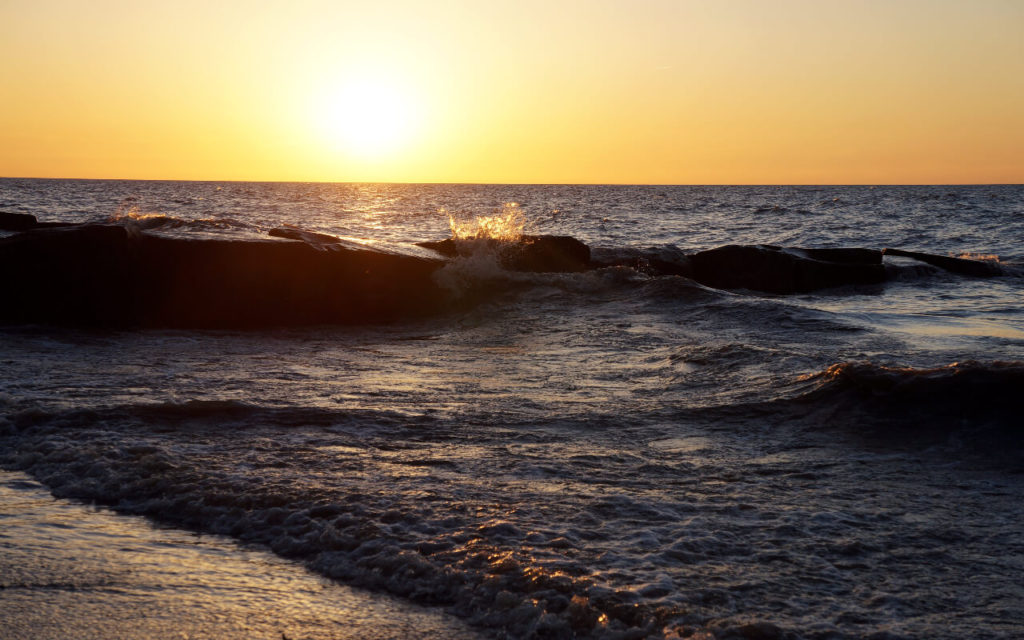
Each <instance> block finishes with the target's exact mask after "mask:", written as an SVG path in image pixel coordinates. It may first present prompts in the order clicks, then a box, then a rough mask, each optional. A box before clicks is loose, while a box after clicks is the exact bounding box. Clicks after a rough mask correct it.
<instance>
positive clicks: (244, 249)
mask: <svg viewBox="0 0 1024 640" xmlns="http://www.w3.org/2000/svg"><path fill="white" fill-rule="evenodd" d="M442 264H443V262H442V261H441V260H430V259H427V258H423V257H418V256H407V255H401V254H399V253H384V252H379V251H374V250H372V249H366V248H360V249H353V248H348V247H346V248H343V249H339V250H337V251H318V250H316V249H315V248H314V247H311V246H310V245H308V244H306V243H304V242H289V241H283V240H266V241H258V240H255V241H237V240H209V239H202V240H192V239H182V238H170V237H164V236H155V235H149V234H145V233H129V231H128V230H127V229H126V228H125V227H123V226H118V225H81V226H75V227H68V228H63V229H45V230H31V231H27V232H24V233H21V234H18V235H16V236H12V237H9V238H3V239H0V270H2V271H3V273H5V274H17V276H16V277H13V276H9V277H8V278H7V279H6V285H5V288H4V293H3V296H4V304H3V305H2V306H0V322H3V323H6V324H23V323H52V324H65V325H82V326H154V327H193V328H202V327H208V328H248V327H261V326H278V325H299V324H306V325H308V324H360V323H376V322H387V321H393V320H398V319H402V318H408V317H412V316H416V315H421V314H425V313H431V312H436V311H437V310H439V309H441V308H443V305H444V294H443V292H442V291H441V290H440V289H439V288H438V286H437V285H436V284H435V283H434V281H433V279H432V278H431V276H432V275H433V273H434V271H435V270H436V269H438V268H439V267H440V266H441V265H442Z"/></svg>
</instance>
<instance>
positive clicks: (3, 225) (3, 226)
mask: <svg viewBox="0 0 1024 640" xmlns="http://www.w3.org/2000/svg"><path fill="white" fill-rule="evenodd" d="M37 224H39V223H38V221H37V220H36V217H35V216H33V215H31V214H28V213H8V212H6V211H0V231H25V230H27V229H33V228H35V226H36V225H37Z"/></svg>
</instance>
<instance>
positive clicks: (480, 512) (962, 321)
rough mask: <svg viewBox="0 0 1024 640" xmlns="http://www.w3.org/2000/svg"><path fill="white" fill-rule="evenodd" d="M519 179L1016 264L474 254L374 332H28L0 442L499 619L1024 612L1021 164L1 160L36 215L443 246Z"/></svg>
mask: <svg viewBox="0 0 1024 640" xmlns="http://www.w3.org/2000/svg"><path fill="white" fill-rule="evenodd" d="M510 201H515V202H519V203H520V209H521V210H522V211H523V212H524V213H525V214H526V215H527V217H528V221H529V222H530V225H531V226H532V230H533V231H536V232H541V233H564V234H570V235H574V236H576V237H579V238H581V239H583V240H586V241H587V242H588V243H590V244H592V245H593V246H595V247H603V248H605V249H609V250H612V249H621V248H644V247H650V246H657V247H665V246H667V245H674V246H675V247H678V248H681V249H686V250H692V249H703V248H708V247H712V246H715V245H718V244H722V243H726V242H741V243H775V244H783V245H796V246H866V247H875V248H880V247H882V246H897V247H902V248H906V249H914V250H923V251H930V252H934V253H939V254H942V255H960V254H961V253H965V252H970V253H975V254H986V255H990V254H995V255H998V260H999V264H1000V267H1001V269H1002V275H1000V276H999V277H996V278H989V279H978V278H967V277H963V276H958V275H955V274H950V273H947V272H944V271H941V270H939V269H937V268H935V267H931V266H928V265H923V264H921V263H916V262H914V261H910V260H906V259H896V260H891V259H887V267H886V268H887V269H888V271H889V275H890V278H889V280H888V281H887V282H886V283H884V284H882V285H874V286H871V287H847V288H843V289H839V290H825V291H821V292H817V293H815V294H802V295H796V296H771V295H763V294H755V293H751V292H747V291H719V290H714V289H710V288H708V287H704V286H701V285H699V284H697V283H695V282H693V281H690V280H686V279H684V278H679V277H675V276H672V277H649V276H646V275H644V274H641V273H638V272H636V271H633V270H631V269H627V268H623V267H615V268H606V269H601V270H597V271H591V272H587V273H582V274H520V273H509V272H505V271H502V270H500V269H498V268H497V267H496V266H495V264H494V263H493V260H491V261H488V257H487V256H486V255H483V256H475V257H474V258H473V259H469V260H459V261H456V262H455V263H453V264H451V265H449V266H448V267H445V269H444V271H443V272H442V274H440V275H441V277H443V278H445V279H446V281H447V282H449V283H451V285H452V286H453V287H455V288H456V291H458V292H461V294H462V295H464V296H466V298H467V299H469V300H472V301H473V304H471V305H466V306H465V307H464V308H460V309H459V310H454V311H451V312H450V313H446V314H442V315H440V316H437V317H432V318H427V319H418V320H415V321H413V320H410V321H407V322H399V323H395V324H391V325H385V326H361V327H307V328H282V329H276V330H263V331H250V332H231V331H219V332H214V331H161V330H139V331H123V330H121V331H81V330H69V329H60V330H57V329H53V328H50V327H8V328H5V329H3V330H2V334H0V335H2V349H0V362H2V363H3V367H2V373H0V385H2V389H3V395H2V396H0V403H2V404H0V406H2V407H3V419H2V420H3V421H2V422H0V434H2V435H0V464H3V465H4V466H6V467H8V468H16V469H22V470H25V471H27V472H28V473H30V474H31V475H32V476H33V477H35V478H37V479H38V480H39V481H41V482H43V483H44V484H45V485H46V486H48V487H49V488H50V489H51V490H52V491H53V492H54V493H55V494H57V495H59V496H64V497H70V498H75V499H78V500H84V501H87V502H91V501H96V502H99V503H102V504H106V505H110V506H112V507H114V508H115V509H117V510H119V511H122V512H126V513H134V514H143V515H146V516H148V517H150V518H152V519H154V520H156V521H159V522H162V523H165V524H170V525H173V526H176V527H181V528H184V529H189V530H194V531H202V532H207V533H216V534H219V535H227V536H231V537H234V538H236V539H240V540H242V541H245V542H248V543H255V544H260V545H264V546H265V547H268V548H269V549H271V550H273V551H274V552H275V553H276V554H277V555H279V556H281V557H284V558H287V559H289V560H291V561H294V562H298V563H302V564H305V565H307V566H309V567H311V568H312V569H313V570H315V571H317V572H319V573H320V574H321V575H324V576H328V577H331V578H334V579H336V580H339V581H341V582H344V583H348V584H352V585H357V586H361V587H366V588H370V589H376V590H380V591H384V592H388V593H391V594H394V595H396V596H398V597H401V598H404V599H407V600H411V601H415V602H420V603H428V604H438V605H441V606H444V607H446V608H447V609H448V610H449V611H451V612H454V613H456V614H458V615H460V616H462V617H463V618H465V619H466V620H468V621H469V622H471V623H473V624H475V625H476V628H478V629H480V630H482V631H484V632H486V633H490V634H492V635H494V636H496V637H502V636H507V637H571V636H572V635H576V636H588V635H589V636H594V637H631V636H637V637H639V636H643V635H648V636H652V637H659V636H668V637H671V636H672V635H673V634H675V635H676V636H684V637H686V636H694V637H701V635H702V634H704V637H707V634H709V633H713V634H717V635H718V636H721V637H726V636H729V635H730V634H731V635H738V636H740V637H758V635H757V634H759V633H760V634H771V633H774V634H776V635H777V636H778V635H781V634H784V633H789V634H793V635H795V636H798V637H807V638H867V637H876V638H881V637H936V638H938V637H949V638H954V637H964V636H971V637H978V638H998V637H1012V636H1014V635H1019V634H1021V633H1024V626H1022V624H1021V620H1024V608H1022V605H1021V603H1022V602H1024V589H1022V587H1021V585H1020V580H1019V575H1020V574H1021V571H1022V569H1024V553H1022V552H1024V532H1022V531H1021V528H1020V526H1019V523H1020V522H1021V516H1022V515H1024V513H1022V511H1021V507H1020V504H1021V501H1020V496H1021V495H1022V489H1024V487H1022V478H1024V475H1022V474H1021V473H1020V471H1021V470H1022V469H1024V464H1022V458H1021V452H1022V449H1021V442H1022V435H1024V434H1022V432H1021V430H1020V419H1019V416H1020V415H1021V413H1022V409H1024V406H1022V405H1024V400H1022V399H1021V398H1020V396H1019V392H1018V391H1017V390H1019V389H1020V388H1021V384H1022V382H1024V364H1022V363H1024V340H1022V338H1024V314H1022V312H1021V301H1022V299H1024V298H1022V295H1021V294H1022V290H1024V289H1022V286H1021V285H1022V277H1021V272H1020V260H1021V255H1020V253H1019V240H1020V238H1022V237H1024V189H1022V188H1020V187H879V188H877V189H872V188H868V187H813V188H800V187H742V188H733V187H580V186H540V187H537V186H506V187H503V186H472V185H454V186H453V185H316V184H314V185H300V184H247V183H145V182H144V183H133V182H91V181H23V180H3V181H0V209H4V210H20V211H24V212H30V213H35V214H37V215H38V216H39V217H40V219H75V220H106V219H108V218H109V217H110V216H112V215H114V216H119V217H120V218H119V219H121V220H123V221H125V222H126V223H127V224H132V225H141V226H142V227H144V228H148V231H147V232H149V233H167V234H176V235H195V234H206V235H217V236H226V237H238V238H243V237H255V236H257V235H260V234H264V233H265V232H266V230H267V229H269V228H270V227H273V226H278V225H280V224H284V223H289V224H294V225H297V226H300V227H303V228H306V229H311V230H317V231H321V232H327V233H333V234H337V235H342V236H346V237H350V238H356V239H358V240H360V241H364V242H377V243H403V242H412V241H417V240H424V239H437V238H443V237H445V236H446V235H447V234H448V215H447V214H446V213H443V212H439V211H438V209H439V208H442V207H444V208H447V209H448V210H450V211H456V212H460V213H462V214H475V215H487V214H490V213H493V212H496V211H501V210H502V207H503V205H504V203H506V202H510ZM133 207H134V209H133ZM129 212H131V213H133V214H134V217H131V216H129V217H127V218H126V217H125V216H126V215H127V214H128V213H129ZM144 214H158V215H161V216H165V218H163V219H158V218H144V217H141V216H143V215H144ZM886 634H888V635H886Z"/></svg>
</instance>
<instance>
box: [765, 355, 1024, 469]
mask: <svg viewBox="0 0 1024 640" xmlns="http://www.w3.org/2000/svg"><path fill="white" fill-rule="evenodd" d="M802 384H805V385H811V386H812V388H811V389H809V390H807V391H805V392H803V393H801V394H799V395H798V396H796V397H795V398H793V399H791V400H787V401H784V402H782V403H781V404H785V405H788V408H789V409H790V410H796V411H798V412H799V413H802V414H806V415H808V416H809V417H810V420H811V421H812V422H814V423H816V424H818V425H821V426H828V425H832V426H837V427H841V428H846V429H852V430H854V431H855V432H857V433H861V434H863V435H867V436H871V437H873V438H875V439H878V438H883V439H885V438H888V439H901V440H902V439H906V438H907V437H911V438H914V439H919V438H923V440H921V441H933V440H936V439H941V440H946V441H948V438H949V437H950V436H955V438H956V439H957V442H956V444H962V445H967V446H970V447H971V448H977V449H999V448H1004V447H1007V448H1006V449H1005V450H1004V453H1007V454H1010V455H1017V454H1020V453H1024V451H1021V450H1020V448H1019V447H1020V445H1021V444H1024V428H1022V427H1021V425H1022V424H1024V421H1022V416H1024V396H1022V395H1021V393H1020V390H1021V389H1024V362H1016V361H1012V362H998V361H997V362H988V363H983V362H976V361H965V362H954V363H952V364H949V365H946V366H942V367H935V368H926V369H918V368H911V367H888V366H882V365H878V364H872V363H866V362H844V363H840V364H835V365H832V366H830V367H828V368H827V369H825V370H824V371H821V372H819V373H816V374H813V375H810V376H806V377H804V378H803V379H802ZM780 408H781V407H779V406H775V407H774V409H780Z"/></svg>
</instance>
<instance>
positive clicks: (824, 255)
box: [790, 248, 882, 264]
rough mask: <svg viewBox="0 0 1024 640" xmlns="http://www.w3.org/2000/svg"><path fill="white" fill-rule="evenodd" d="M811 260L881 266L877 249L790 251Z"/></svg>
mask: <svg viewBox="0 0 1024 640" xmlns="http://www.w3.org/2000/svg"><path fill="white" fill-rule="evenodd" d="M790 250H791V251H795V252H798V253H802V254H803V255H804V256H806V257H808V258H810V259H812V260H823V261H825V262H839V263H841V264H882V252H881V251H879V250H878V249H859V248H839V249H790Z"/></svg>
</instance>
